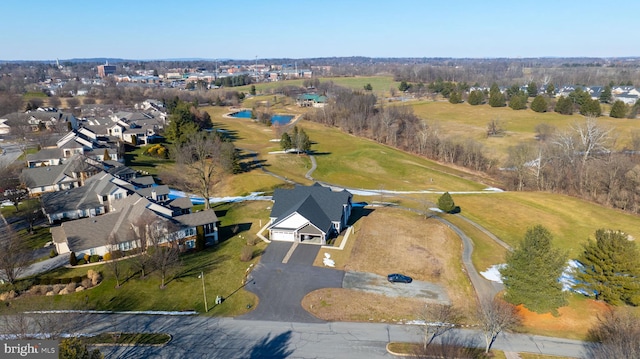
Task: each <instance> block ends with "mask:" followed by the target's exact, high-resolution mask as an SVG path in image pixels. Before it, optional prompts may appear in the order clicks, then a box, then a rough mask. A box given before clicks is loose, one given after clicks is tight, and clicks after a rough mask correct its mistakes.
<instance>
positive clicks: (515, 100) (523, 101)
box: [509, 93, 527, 110]
mask: <svg viewBox="0 0 640 359" xmlns="http://www.w3.org/2000/svg"><path fill="white" fill-rule="evenodd" d="M509 107H511V108H512V109H514V110H524V109H526V108H527V95H525V94H524V93H518V94H514V95H513V96H511V99H510V100H509Z"/></svg>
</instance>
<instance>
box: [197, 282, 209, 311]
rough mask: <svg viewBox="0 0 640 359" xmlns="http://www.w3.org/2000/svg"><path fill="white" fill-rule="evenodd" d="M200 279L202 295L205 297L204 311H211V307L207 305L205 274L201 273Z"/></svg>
mask: <svg viewBox="0 0 640 359" xmlns="http://www.w3.org/2000/svg"><path fill="white" fill-rule="evenodd" d="M198 278H201V279H202V295H203V296H204V311H205V312H208V311H209V306H208V305H207V291H206V290H205V289H204V272H200V275H199V276H198Z"/></svg>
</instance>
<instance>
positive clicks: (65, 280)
mask: <svg viewBox="0 0 640 359" xmlns="http://www.w3.org/2000/svg"><path fill="white" fill-rule="evenodd" d="M60 283H61V284H69V283H71V278H62V280H60Z"/></svg>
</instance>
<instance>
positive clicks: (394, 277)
mask: <svg viewBox="0 0 640 359" xmlns="http://www.w3.org/2000/svg"><path fill="white" fill-rule="evenodd" d="M387 280H388V281H389V282H391V283H411V282H413V279H412V278H411V277H409V276H406V275H404V274H398V273H394V274H389V275H388V276H387Z"/></svg>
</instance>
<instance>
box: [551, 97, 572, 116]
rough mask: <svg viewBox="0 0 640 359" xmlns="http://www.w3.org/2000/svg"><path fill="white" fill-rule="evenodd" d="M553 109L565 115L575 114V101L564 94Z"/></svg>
mask: <svg viewBox="0 0 640 359" xmlns="http://www.w3.org/2000/svg"><path fill="white" fill-rule="evenodd" d="M553 110H554V111H555V112H557V113H560V114H563V115H571V114H573V102H571V100H569V99H568V98H565V97H564V96H560V98H558V101H557V102H556V106H555V107H554V109H553Z"/></svg>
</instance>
